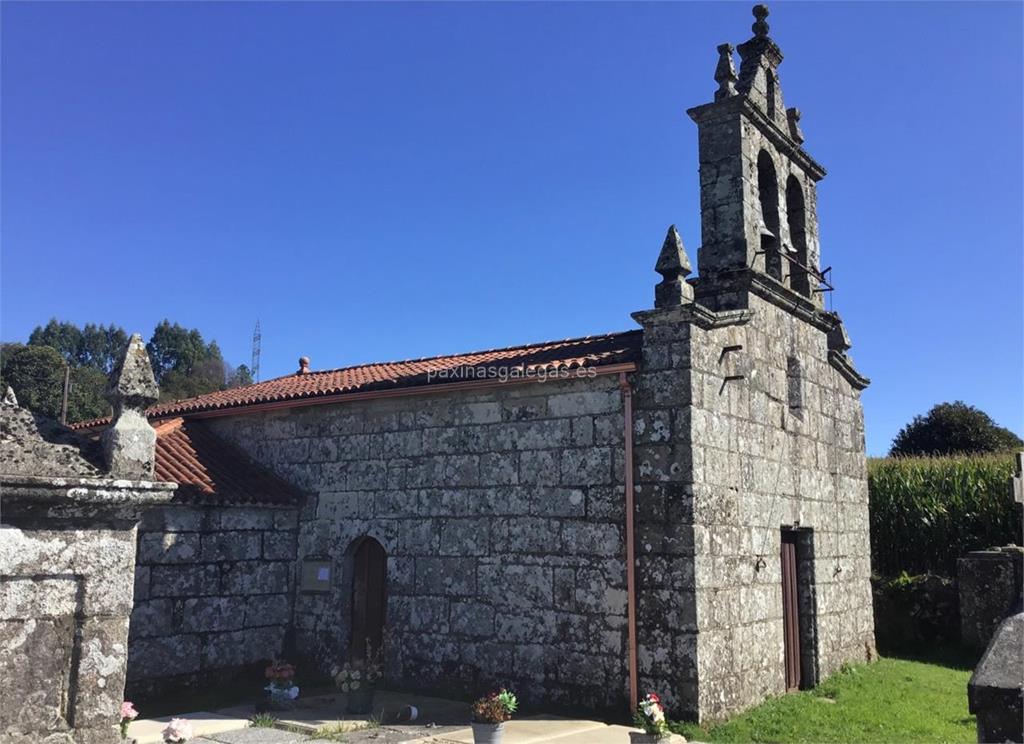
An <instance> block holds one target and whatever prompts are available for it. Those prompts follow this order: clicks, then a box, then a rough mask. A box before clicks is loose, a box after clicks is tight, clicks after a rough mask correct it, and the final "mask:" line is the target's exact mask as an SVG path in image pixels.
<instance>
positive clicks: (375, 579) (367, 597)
mask: <svg viewBox="0 0 1024 744" xmlns="http://www.w3.org/2000/svg"><path fill="white" fill-rule="evenodd" d="M387 574H388V555H387V553H386V552H385V551H384V547H383V546H382V545H381V544H380V543H379V542H377V541H376V540H374V539H373V538H372V537H364V538H363V539H362V540H360V541H359V543H358V544H357V545H356V548H355V553H354V554H353V557H352V633H351V637H350V638H349V645H348V657H349V660H351V661H363V660H365V659H366V656H367V650H368V649H372V650H373V652H374V653H375V654H376V653H378V652H380V649H381V647H382V646H383V644H384V611H385V609H386V607H387Z"/></svg>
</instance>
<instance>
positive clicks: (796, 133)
mask: <svg viewBox="0 0 1024 744" xmlns="http://www.w3.org/2000/svg"><path fill="white" fill-rule="evenodd" d="M800 116H801V114H800V109H798V108H796V107H793V108H788V109H786V121H787V122H789V136H790V137H791V138H792V139H793V141H794V142H796V143H797V144H798V145H802V144H803V143H804V132H803V130H802V129H801V128H800Z"/></svg>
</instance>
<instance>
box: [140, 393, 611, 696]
mask: <svg viewBox="0 0 1024 744" xmlns="http://www.w3.org/2000/svg"><path fill="white" fill-rule="evenodd" d="M210 424H211V426H213V427H214V428H215V430H216V431H217V433H218V434H220V435H221V436H223V437H225V438H227V439H229V440H231V441H232V442H233V443H234V444H236V445H237V446H239V447H241V448H243V449H246V450H247V451H248V452H249V454H250V455H251V456H252V457H254V458H255V459H257V460H258V461H259V462H261V463H263V464H265V465H266V466H268V467H270V468H271V469H272V470H274V471H275V472H276V473H277V474H279V475H281V476H282V477H284V478H286V479H288V480H290V481H291V482H292V483H294V484H295V485H297V486H298V487H300V488H303V489H306V490H309V491H311V492H314V493H317V494H318V495H319V498H318V500H317V502H316V504H315V505H313V506H311V507H310V508H309V509H308V510H306V511H305V512H304V513H303V515H302V519H301V521H300V526H299V534H298V557H299V559H300V560H301V559H304V558H318V559H319V558H326V559H329V560H330V561H332V563H333V566H334V572H333V576H334V581H333V584H332V586H331V591H330V592H329V593H326V594H305V593H301V592H300V593H298V595H297V597H296V606H295V628H296V635H297V642H298V644H299V647H300V648H301V649H302V650H303V651H304V653H305V654H306V655H308V656H309V657H311V658H315V659H318V660H319V661H320V662H321V664H322V665H323V667H324V671H329V668H330V667H331V666H333V665H336V664H339V663H341V662H342V661H344V659H345V657H346V655H347V653H348V652H349V648H348V643H349V636H350V632H351V617H352V608H351V605H350V603H351V597H352V589H351V581H352V579H351V571H352V550H353V547H354V545H355V544H356V543H357V541H358V540H359V539H360V538H362V537H364V536H369V537H372V538H374V539H375V540H377V541H378V542H380V544H381V545H382V546H383V547H384V549H385V551H386V553H387V556H388V557H387V608H386V633H385V638H386V645H387V660H386V662H387V676H388V682H389V684H391V685H393V686H398V687H406V688H419V689H423V690H430V691H433V692H434V693H438V691H444V692H445V693H446V694H452V695H472V694H477V693H480V692H486V691H487V690H488V689H489V688H491V687H492V686H493V685H495V684H501V683H504V684H510V685H513V686H514V687H515V689H516V690H517V692H519V693H520V694H521V696H522V697H523V699H524V701H525V702H526V703H527V704H541V703H543V704H544V705H547V706H555V707H557V706H565V707H569V706H575V707H576V708H581V707H583V708H590V709H595V710H596V709H614V710H616V711H621V709H622V705H623V700H624V699H625V696H626V690H627V689H628V688H627V685H628V668H627V664H626V658H627V657H626V583H625V582H626V578H625V566H624V556H625V544H624V541H625V534H624V526H623V524H624V516H625V513H624V494H623V482H624V480H623V440H624V437H623V427H624V423H623V417H622V394H621V391H620V390H619V387H618V381H617V378H615V377H595V378H585V379H580V380H572V381H557V382H554V381H552V382H546V383H543V384H528V385H513V384H509V385H504V386H500V387H498V388H495V389H493V390H489V391H487V392H479V393H473V394H435V395H428V396H420V397H416V398H406V399H397V400H395V399H390V400H388V399H383V400H374V401H364V402H354V403H350V404H347V405H338V406H318V407H314V408H307V409H298V410H293V411H290V412H283V413H276V412H275V413H267V414H257V415H248V416H239V417H230V418H218V419H211V420H210ZM265 544H266V543H264V545H265ZM188 549H191V548H188ZM158 567H159V566H156V565H154V566H151V567H150V570H151V571H152V570H155V569H156V568H158Z"/></svg>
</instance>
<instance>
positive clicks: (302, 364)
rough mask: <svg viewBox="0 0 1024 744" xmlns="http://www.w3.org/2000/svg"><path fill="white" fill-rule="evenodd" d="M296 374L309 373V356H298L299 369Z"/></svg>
mask: <svg viewBox="0 0 1024 744" xmlns="http://www.w3.org/2000/svg"><path fill="white" fill-rule="evenodd" d="M295 374H297V375H308V374H309V357H299V371H298V372H296V373H295Z"/></svg>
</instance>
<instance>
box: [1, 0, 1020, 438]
mask: <svg viewBox="0 0 1024 744" xmlns="http://www.w3.org/2000/svg"><path fill="white" fill-rule="evenodd" d="M750 4H751V3H749V2H744V3H653V4H640V3H629V4H627V3H571V4H547V3H544V4H541V3H523V4H496V3H465V4H464V3H447V4H433V3H419V4H400V3H387V4H358V3H312V4H299V3H241V2H236V3H225V4H215V3H207V2H204V3H185V2H180V3H110V4H104V3H93V2H90V3H72V4H62V3H12V2H4V3H3V4H2V22H3V30H2V43H3V46H2V63H3V71H2V85H3V89H2V92H3V99H2V126H3V129H2V136H3V140H2V153H0V154H2V171H0V176H2V188H3V192H2V216H3V224H2V231H3V232H2V240H3V246H2V248H3V253H2V281H0V288H2V301H0V311H2V318H0V321H2V328H0V334H2V338H3V339H4V340H17V339H24V338H25V337H26V336H27V335H28V333H29V332H30V331H31V329H32V328H33V327H34V326H35V325H36V324H39V323H44V322H45V321H46V320H47V319H49V318H50V317H53V316H56V317H58V318H61V319H66V320H71V321H74V322H76V323H80V324H81V323H85V322H90V321H92V322H102V323H109V322H113V323H117V324H119V325H122V326H124V327H125V328H127V329H128V330H137V331H141V332H143V333H144V334H145V335H147V336H148V334H149V333H150V332H151V330H152V328H153V326H154V324H155V323H156V322H158V321H159V320H160V319H162V318H165V317H166V318H170V319H171V320H173V321H177V322H180V323H182V324H184V325H186V326H195V327H198V328H200V329H201V330H202V331H203V333H204V334H205V335H206V336H207V337H208V338H214V339H216V340H217V341H218V342H219V343H220V345H221V347H222V348H223V350H224V352H225V356H226V357H227V358H228V360H229V361H231V362H233V363H235V364H239V363H242V362H248V361H249V353H250V342H251V334H252V329H253V325H254V323H255V321H256V319H257V318H259V319H260V320H261V322H262V326H263V377H264V378H268V377H271V376H276V375H280V374H285V373H289V372H291V371H293V370H294V369H295V368H296V359H297V358H298V357H299V356H300V355H308V356H310V357H311V358H312V362H313V366H314V368H327V367H337V366H343V365H348V364H355V363H360V362H366V361H375V360H376V361H380V360H387V359H396V358H398V359H400V358H407V357H415V356H424V355H433V354H438V353H447V352H457V351H468V350H474V349H479V348H490V347H495V346H503V345H512V344H518V343H524V342H529V341H539V340H547V339H554V338H566V337H570V336H579V335H586V334H594V333H604V332H608V331H615V330H625V329H629V328H632V327H635V326H634V324H633V322H632V320H631V319H630V317H629V313H630V312H632V311H634V310H640V309H646V308H649V307H650V306H651V305H652V303H653V286H654V283H655V281H656V280H657V278H658V277H657V276H656V275H655V274H654V272H653V270H652V267H653V265H654V261H655V258H656V257H657V254H658V249H659V247H660V245H661V240H662V238H663V235H664V232H665V228H666V226H667V225H668V224H669V223H672V222H674V223H676V224H677V225H679V228H680V231H681V232H682V235H683V239H684V242H685V243H686V246H687V248H688V250H689V252H690V256H691V258H693V259H694V260H695V259H696V250H697V247H698V245H699V242H700V230H699V209H698V191H697V188H698V181H697V141H696V128H695V126H694V125H693V123H692V122H690V120H689V119H688V118H687V117H686V116H685V114H684V110H685V109H686V108H688V107H690V106H694V105H697V104H700V103H703V102H706V101H708V100H710V98H711V95H712V92H713V91H714V89H715V83H714V81H713V80H712V74H713V71H714V67H715V62H716V59H717V55H716V53H715V46H716V45H717V44H719V43H722V42H724V41H730V42H732V43H734V44H735V43H739V42H742V41H744V40H745V39H746V38H748V37H749V36H750V24H751V22H752V20H753V19H752V18H751V15H750ZM769 22H770V24H771V28H772V36H773V38H775V40H776V41H777V42H778V43H779V44H780V46H781V47H782V50H783V52H784V53H785V55H786V60H785V62H784V63H783V65H782V68H781V75H780V78H781V82H782V90H783V93H784V95H785V101H786V104H787V105H788V106H798V107H800V108H801V109H802V110H803V121H802V124H803V128H804V131H805V134H806V136H807V141H806V143H805V145H806V147H807V149H808V151H809V152H810V153H811V154H812V155H813V156H814V157H815V158H817V159H818V160H819V161H820V162H821V163H823V164H824V165H825V167H826V168H828V170H829V176H828V177H827V178H826V179H825V180H824V181H823V182H822V183H821V184H820V186H819V197H820V205H819V209H820V220H821V245H822V253H823V263H824V264H826V265H828V264H831V265H832V266H833V267H834V274H833V277H834V280H835V284H836V286H837V287H838V290H837V292H836V293H835V297H834V306H835V308H836V309H837V310H839V311H840V312H841V313H842V314H843V316H844V318H845V319H846V322H847V326H848V328H849V330H850V334H851V336H852V338H853V342H854V348H853V350H852V354H853V356H854V359H855V360H856V362H857V364H858V366H859V367H860V369H861V370H862V371H863V372H864V373H865V374H867V375H869V376H870V377H871V378H872V379H873V381H874V384H873V385H872V387H871V388H870V389H869V390H868V391H867V392H866V393H865V395H864V402H865V406H866V409H867V426H868V446H869V450H870V451H871V452H872V453H881V452H884V451H885V450H886V448H887V447H888V444H889V442H890V440H891V438H892V437H893V435H894V434H895V433H896V431H897V430H898V429H899V427H900V426H901V425H902V424H904V423H905V422H906V421H908V420H909V419H910V418H911V417H912V416H913V415H914V414H917V413H922V412H924V411H926V410H927V409H928V408H930V407H931V406H932V405H933V404H935V403H937V402H940V401H943V400H951V399H957V398H959V399H963V400H965V401H968V402H969V403H972V404H975V405H978V406H980V407H981V408H983V409H984V410H986V411H988V412H989V413H991V414H992V415H993V416H994V417H995V418H996V419H997V420H998V421H999V422H1000V423H1002V424H1004V425H1006V426H1010V427H1011V428H1013V429H1015V430H1017V431H1021V429H1022V426H1021V422H1022V336H1024V330H1022V316H1024V308H1022V291H1021V285H1022V235H1024V224H1022V203H1024V193H1022V170H1021V169H1022V136H1021V132H1022V94H1021V91H1022V89H1024V82H1022V73H1021V71H1022V67H1024V64H1022V45H1021V38H1022V5H1021V4H1020V3H1016V2H1006V3H992V4H986V3H980V2H971V3H956V2H942V3H924V2H914V3H905V4H901V3H813V4H812V3H796V2H786V3H781V2H776V3H774V4H773V5H772V13H771V16H770V18H769Z"/></svg>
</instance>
